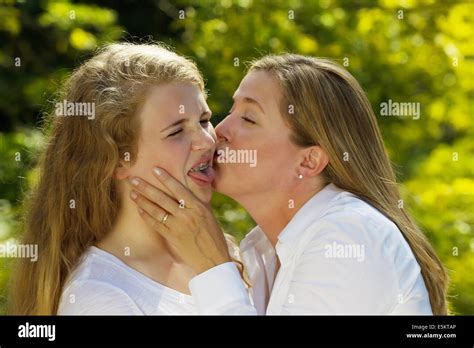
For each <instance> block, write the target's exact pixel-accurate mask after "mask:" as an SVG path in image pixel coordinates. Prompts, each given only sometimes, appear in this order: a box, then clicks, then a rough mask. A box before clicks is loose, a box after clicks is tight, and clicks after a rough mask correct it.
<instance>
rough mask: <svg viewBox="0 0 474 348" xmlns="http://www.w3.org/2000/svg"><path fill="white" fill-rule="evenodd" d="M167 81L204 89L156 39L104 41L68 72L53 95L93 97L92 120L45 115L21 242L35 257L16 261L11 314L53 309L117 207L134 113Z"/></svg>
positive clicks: (186, 63)
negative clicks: (117, 174)
mask: <svg viewBox="0 0 474 348" xmlns="http://www.w3.org/2000/svg"><path fill="white" fill-rule="evenodd" d="M171 81H179V82H187V83H192V84H194V85H196V86H198V87H199V88H200V90H201V91H202V92H203V93H204V94H205V89H204V81H203V78H202V76H201V74H200V72H199V70H198V69H197V67H196V65H195V64H194V63H193V62H192V61H190V60H188V59H186V58H184V57H182V56H179V55H177V54H176V53H174V52H172V51H170V50H169V49H167V48H165V47H164V46H162V45H159V44H130V43H120V44H110V45H107V46H105V47H103V48H100V49H99V50H98V52H97V53H96V55H94V56H93V57H92V58H91V59H90V60H88V61H86V62H85V63H84V64H82V65H81V66H80V67H79V68H77V69H76V70H75V71H74V72H73V74H72V75H71V77H70V78H69V80H68V81H67V83H66V84H65V86H64V88H63V89H62V90H61V91H60V93H59V98H58V99H59V100H60V101H62V100H66V101H67V102H73V103H83V102H89V103H95V119H93V120H89V119H87V118H85V117H56V116H55V114H54V112H51V113H50V114H49V115H48V117H47V120H46V124H47V128H48V130H47V133H49V134H48V135H49V136H48V139H49V141H48V143H47V146H46V149H45V151H44V153H43V154H42V157H41V160H40V164H39V169H40V170H39V179H38V183H37V185H36V187H35V188H34V190H32V194H31V197H29V199H28V200H27V201H28V204H27V207H26V212H27V215H26V219H25V220H26V221H25V226H24V234H23V241H22V242H23V243H25V244H36V245H38V253H39V257H38V260H37V262H30V261H29V260H27V259H20V260H19V261H18V264H17V269H16V271H15V272H14V279H13V281H12V284H11V294H10V309H9V311H10V312H11V313H13V314H20V315H51V314H56V312H57V307H58V303H59V299H60V296H61V292H62V288H63V286H64V283H65V281H66V279H67V276H68V275H69V274H70V272H71V271H72V270H73V269H74V267H75V266H76V264H77V263H78V261H79V259H80V257H81V255H82V254H83V253H84V251H85V250H86V249H87V248H88V247H89V246H91V245H92V244H95V243H96V242H98V241H99V240H101V239H102V238H103V237H104V236H105V234H107V233H108V232H109V231H110V230H111V229H112V226H113V224H114V222H115V220H116V217H117V214H118V212H119V210H120V199H119V196H118V192H117V187H116V184H115V182H114V180H113V174H114V171H115V169H116V167H117V165H118V164H119V161H120V160H121V159H123V158H124V154H127V153H128V154H129V156H130V158H131V159H132V161H131V162H133V159H134V158H135V157H136V156H135V154H136V152H137V140H138V134H139V132H140V124H139V121H138V117H134V116H135V114H136V113H137V111H138V109H139V107H140V105H141V103H142V102H143V100H144V98H145V96H146V93H147V91H148V90H149V88H150V87H151V86H153V85H156V84H160V83H166V82H171ZM71 200H74V204H75V209H71V208H70V204H71Z"/></svg>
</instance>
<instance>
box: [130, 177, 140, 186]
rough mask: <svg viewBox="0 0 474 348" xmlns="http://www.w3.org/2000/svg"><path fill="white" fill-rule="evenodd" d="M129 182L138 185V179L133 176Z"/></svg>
mask: <svg viewBox="0 0 474 348" xmlns="http://www.w3.org/2000/svg"><path fill="white" fill-rule="evenodd" d="M130 182H131V183H132V185H133V186H138V185H140V181H139V180H138V179H137V178H133V179H132V180H131V181H130Z"/></svg>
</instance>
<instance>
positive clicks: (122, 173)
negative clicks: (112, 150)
mask: <svg viewBox="0 0 474 348" xmlns="http://www.w3.org/2000/svg"><path fill="white" fill-rule="evenodd" d="M129 169H130V167H129V166H128V165H126V164H124V163H123V162H122V161H120V163H119V165H118V166H117V168H115V171H114V179H116V180H125V179H127V178H128V177H129V176H130V171H129Z"/></svg>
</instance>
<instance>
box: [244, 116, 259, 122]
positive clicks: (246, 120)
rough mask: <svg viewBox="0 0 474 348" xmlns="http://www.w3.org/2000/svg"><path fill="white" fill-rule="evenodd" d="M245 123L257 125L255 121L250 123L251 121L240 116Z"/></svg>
mask: <svg viewBox="0 0 474 348" xmlns="http://www.w3.org/2000/svg"><path fill="white" fill-rule="evenodd" d="M241 118H242V119H243V120H244V121H245V122H248V123H251V124H257V123H256V122H255V121H252V120H251V119H249V118H247V117H245V116H242V117H241Z"/></svg>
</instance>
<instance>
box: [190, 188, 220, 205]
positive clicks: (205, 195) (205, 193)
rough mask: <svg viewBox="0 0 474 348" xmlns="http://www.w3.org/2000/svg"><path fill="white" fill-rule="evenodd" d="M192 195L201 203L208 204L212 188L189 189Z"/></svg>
mask: <svg viewBox="0 0 474 348" xmlns="http://www.w3.org/2000/svg"><path fill="white" fill-rule="evenodd" d="M189 189H190V190H191V192H192V193H194V195H195V196H196V197H197V198H198V199H199V200H200V201H201V202H203V203H209V202H210V201H211V198H212V192H213V191H214V190H213V188H212V186H210V185H209V186H208V187H194V185H193V187H189Z"/></svg>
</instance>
